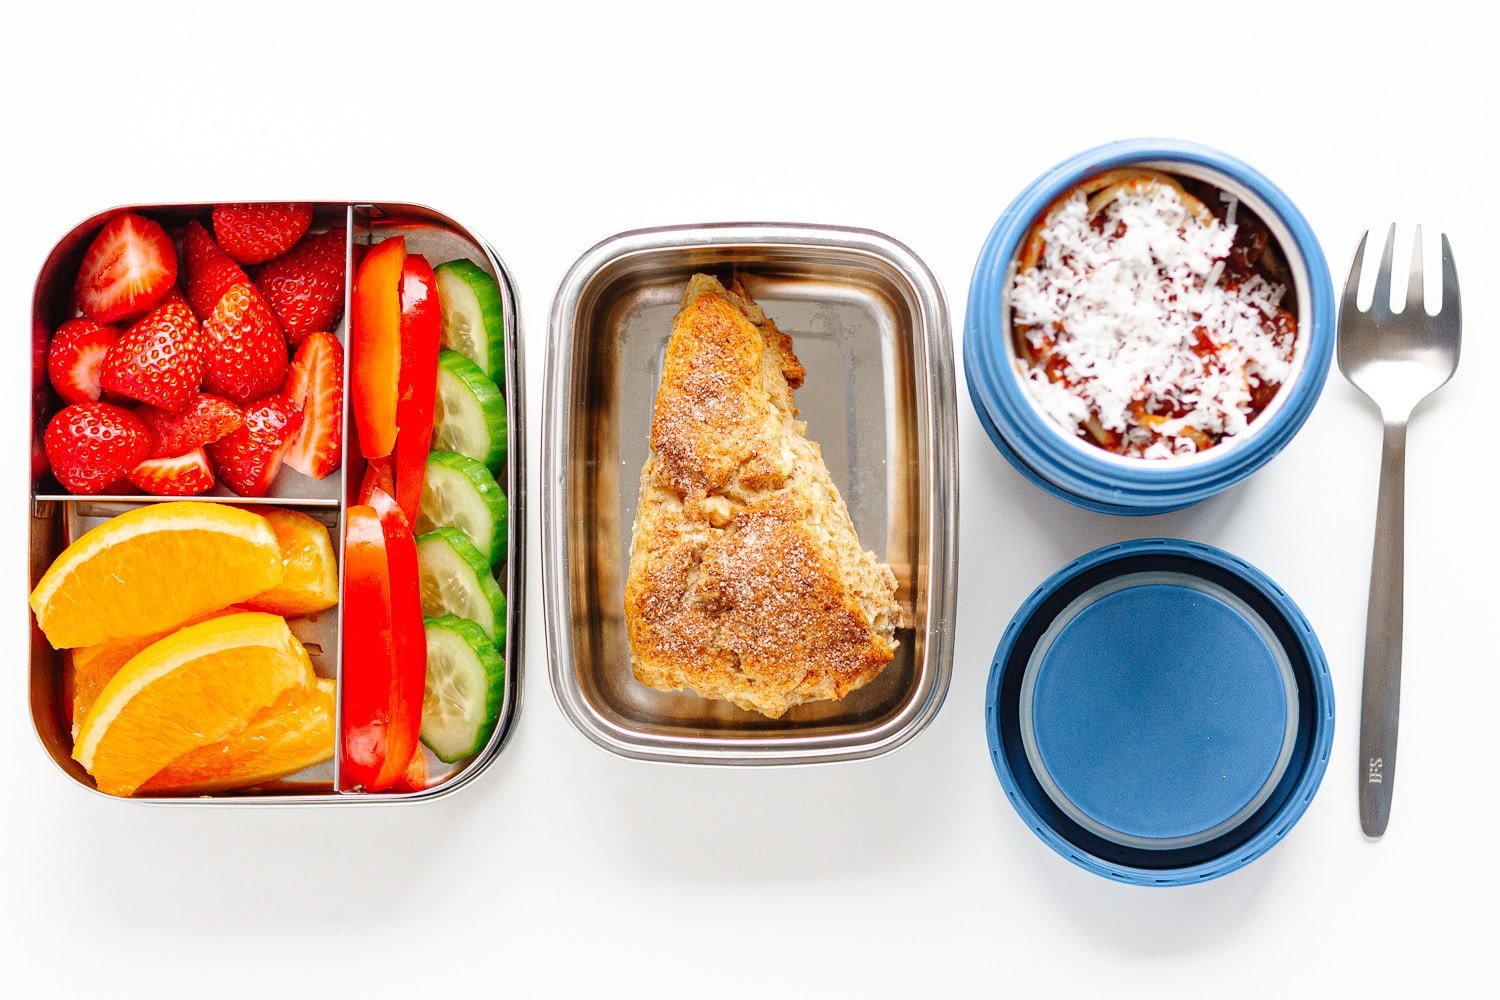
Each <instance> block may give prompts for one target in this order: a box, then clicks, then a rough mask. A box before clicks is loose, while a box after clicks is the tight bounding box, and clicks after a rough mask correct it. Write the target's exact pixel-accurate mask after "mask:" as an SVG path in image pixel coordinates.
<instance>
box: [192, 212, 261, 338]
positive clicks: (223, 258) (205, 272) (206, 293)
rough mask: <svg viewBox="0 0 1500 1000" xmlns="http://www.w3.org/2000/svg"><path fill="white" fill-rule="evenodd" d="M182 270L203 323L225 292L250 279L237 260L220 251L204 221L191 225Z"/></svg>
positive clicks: (193, 305) (196, 310) (194, 305)
mask: <svg viewBox="0 0 1500 1000" xmlns="http://www.w3.org/2000/svg"><path fill="white" fill-rule="evenodd" d="M182 270H183V274H184V275H185V276H186V278H187V298H188V304H189V305H191V306H192V307H193V312H195V313H197V314H198V318H199V319H200V320H207V319H208V317H210V316H212V315H213V311H214V306H216V305H218V304H219V300H220V299H221V298H223V297H224V293H225V292H227V291H229V290H230V289H231V288H233V287H234V286H235V285H243V284H246V283H247V282H249V280H250V278H249V276H248V275H246V274H245V271H244V269H243V268H241V267H240V266H239V265H238V264H236V263H235V262H234V258H232V257H230V256H229V255H228V254H227V253H225V252H224V251H223V250H221V249H219V244H217V243H215V242H214V238H213V237H212V236H210V235H208V230H207V229H204V228H203V223H201V222H189V223H188V224H187V232H186V233H185V234H184V235H183V237H182Z"/></svg>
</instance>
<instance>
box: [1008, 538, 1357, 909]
mask: <svg viewBox="0 0 1500 1000" xmlns="http://www.w3.org/2000/svg"><path fill="white" fill-rule="evenodd" d="M985 721H986V725H987V728H988V733H989V745H990V757H991V759H992V760H993V762H994V765H995V772H996V773H997V774H998V775H999V777H1000V783H1001V784H1002V785H1003V786H1004V787H1005V793H1006V795H1007V796H1008V797H1009V798H1010V801H1011V803H1012V805H1014V806H1015V807H1016V810H1017V811H1018V812H1019V813H1020V814H1021V817H1022V818H1023V819H1024V820H1025V821H1026V825H1027V826H1029V827H1031V828H1032V830H1034V831H1035V832H1036V834H1037V835H1038V836H1039V837H1041V838H1042V840H1043V841H1045V842H1046V843H1047V844H1048V845H1049V846H1050V847H1052V849H1053V850H1055V851H1057V852H1058V853H1059V854H1061V855H1063V856H1064V857H1066V858H1067V859H1068V860H1070V861H1072V862H1074V863H1075V864H1077V865H1079V866H1081V867H1083V868H1086V869H1088V870H1089V871H1091V872H1094V873H1096V874H1099V875H1103V876H1105V877H1107V878H1112V879H1115V880H1117V881H1120V882H1127V883H1131V884H1136V885H1185V884H1188V883H1192V882H1201V881H1204V880H1206V879H1211V878H1216V877H1218V876H1220V875H1224V874H1227V873H1228V872H1231V871H1234V870H1235V869H1237V868H1241V867H1243V866H1244V865H1246V864H1249V863H1250V862H1251V861H1253V860H1254V859H1255V858H1257V857H1259V856H1260V855H1261V854H1263V853H1264V852H1265V851H1266V850H1268V849H1269V848H1270V847H1271V846H1272V845H1274V844H1275V843H1276V842H1277V841H1279V840H1280V839H1281V837H1282V836H1283V835H1285V833H1286V832H1287V831H1288V830H1289V829H1291V827H1292V825H1293V824H1294V823H1296V822H1297V819H1298V817H1300V816H1301V815H1302V812H1303V810H1305V809H1306V808H1307V804H1308V803H1309V802H1310V801H1311V800H1312V797H1313V793H1314V792H1316V791H1317V788H1318V784H1319V782H1321V781H1322V778H1323V772H1324V769H1325V768H1326V767H1327V764H1328V753H1329V748H1330V746H1331V745H1332V742H1333V689H1332V685H1331V683H1330V681H1329V677H1328V664H1327V662H1326V661H1325V659H1324V657H1323V651H1322V648H1321V647H1320V646H1319V645H1318V640H1317V637H1316V636H1315V635H1313V631H1312V629H1311V628H1310V627H1309V626H1308V624H1307V621H1306V619H1304V618H1303V617H1302V613H1301V612H1300V611H1298V610H1297V606H1296V605H1295V604H1293V603H1292V601H1291V599H1290V598H1288V597H1287V596H1286V594H1285V593H1283V592H1282V590H1281V589H1280V588H1279V587H1277V586H1276V585H1275V584H1274V583H1272V582H1271V581H1270V579H1268V578H1267V577H1266V576H1265V575H1264V574H1263V573H1261V572H1260V571H1259V570H1257V569H1256V568H1255V567H1253V566H1251V565H1250V564H1249V563H1247V562H1245V561H1244V560H1242V559H1238V558H1236V557H1235V556H1232V555H1230V554H1229V553H1227V552H1223V551H1221V550H1219V549H1215V548H1213V547H1211V546H1207V545H1201V544H1198V543H1196V542H1186V541H1180V540H1175V539H1165V538H1152V539H1144V540H1142V541H1136V542H1127V543H1124V544H1120V545H1111V546H1107V547H1105V548H1102V549H1098V550H1096V551H1094V552H1091V553H1089V554H1088V555H1086V556H1084V557H1082V558H1081V559H1078V560H1076V561H1074V562H1073V563H1071V564H1069V565H1068V566H1066V567H1064V568H1063V569H1062V570H1060V571H1058V572H1057V573H1055V574H1053V576H1052V577H1051V578H1049V579H1048V580H1047V581H1046V582H1045V583H1043V584H1042V585H1041V586H1040V587H1038V588H1037V590H1036V592H1035V593H1033V594H1032V595H1031V596H1030V597H1029V598H1028V599H1027V600H1026V603H1025V604H1023V605H1022V606H1021V609H1020V611H1018V612H1017V613H1016V616H1015V618H1014V619H1012V621H1011V623H1010V625H1009V627H1008V628H1006V630H1005V635H1004V637H1003V638H1002V639H1001V641H1000V646H999V648H998V649H997V650H996V651H995V659H994V663H993V665H992V667H991V670H990V678H989V690H988V695H987V697H986V699H985Z"/></svg>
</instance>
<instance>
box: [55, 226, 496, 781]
mask: <svg viewBox="0 0 1500 1000" xmlns="http://www.w3.org/2000/svg"><path fill="white" fill-rule="evenodd" d="M312 204H313V206H314V219H313V229H314V230H322V229H327V228H332V227H335V226H339V225H343V226H345V227H346V232H347V233H348V244H347V247H346V255H345V270H346V279H347V280H346V281H345V297H344V314H343V315H344V318H343V319H342V320H341V321H340V322H339V325H338V328H337V329H336V330H335V331H334V334H335V336H337V337H338V339H339V341H340V343H347V337H346V330H347V325H348V316H349V295H350V291H351V289H352V286H353V280H352V279H353V268H354V266H355V264H356V263H357V261H358V260H359V257H360V254H361V253H362V252H363V250H364V248H365V247H367V246H369V245H370V244H372V243H375V242H379V241H380V240H381V239H384V238H386V237H388V236H397V235H399V236H404V237H405V238H406V242H407V247H408V249H409V250H410V251H411V252H413V253H420V254H423V255H425V256H426V257H427V258H428V260H429V261H431V262H433V263H434V264H436V263H440V262H442V261H446V260H453V259H455V258H458V257H468V258H470V259H472V260H474V261H475V262H476V263H478V264H479V265H480V266H481V267H483V268H484V269H485V270H486V271H488V272H490V274H491V276H492V277H494V278H495V280H496V281H497V282H498V283H499V286H500V292H501V304H502V308H503V312H504V319H505V384H504V385H503V386H501V390H502V392H503V393H504V396H505V402H506V421H507V427H508V429H509V441H508V445H509V447H508V457H507V460H506V462H507V467H506V469H505V477H506V478H505V481H504V482H503V483H501V486H502V488H503V489H504V491H505V494H506V497H507V500H508V502H509V508H510V512H509V513H510V521H509V540H508V555H507V558H506V562H505V566H504V572H503V573H501V574H499V575H498V576H497V580H498V582H499V584H500V586H501V589H502V590H503V591H504V593H505V596H506V598H507V620H506V646H505V650H504V657H505V700H504V704H503V708H502V710H501V714H500V718H499V720H498V722H497V723H496V726H495V731H494V733H493V734H491V736H490V739H489V741H488V743H487V744H486V745H485V747H484V749H482V750H481V751H480V752H479V753H478V754H476V755H475V756H474V757H473V758H471V759H469V760H468V761H466V762H462V763H460V764H457V765H447V764H443V763H441V762H438V761H436V760H435V758H432V757H429V760H428V763H429V771H428V781H429V783H428V787H427V788H425V789H424V790H422V791H420V792H408V793H395V794H393V793H389V792H382V793H379V794H363V793H339V792H336V791H333V789H335V788H337V787H338V761H339V754H340V751H341V748H340V747H339V745H338V741H337V740H335V756H334V760H333V761H331V762H329V763H327V764H324V765H321V766H319V767H318V768H314V769H310V770H309V771H306V772H303V773H301V774H298V775H293V776H292V777H291V778H289V779H284V780H282V781H280V782H276V783H273V784H271V785H270V786H269V787H267V788H265V789H264V790H260V791H257V790H246V791H242V792H230V793H221V794H216V795H209V796H197V797H186V796H179V797H167V796H161V797H152V798H142V799H138V800H136V801H142V802H150V803H157V804H161V803H165V804H192V803H212V804H220V803H232V804H246V803H253V804H260V805H264V804H276V805H290V804H295V805H302V804H316V803H324V804H341V805H343V804H352V803H367V802H400V801H414V800H424V799H431V798H435V797H437V796H439V795H443V794H446V793H448V792H450V791H453V790H455V789H457V788H459V787H461V786H463V785H465V784H468V783H469V782H470V781H472V780H473V779H474V778H476V777H478V776H479V774H480V773H482V772H483V771H484V770H485V768H487V767H488V766H489V765H490V764H491V763H493V762H494V759H495V757H496V756H498V755H499V753H500V752H501V750H503V749H504V747H505V744H506V742H507V741H508V740H509V738H510V736H511V733H512V732H513V731H514V729H515V723H516V718H517V714H518V712H519V710H520V698H521V673H522V670H523V669H524V663H525V655H524V651H525V645H524V641H523V640H524V626H525V620H526V614H525V611H526V585H525V583H526V581H525V571H526V485H525V476H526V454H525V449H526V399H525V386H524V383H525V367H524V362H523V357H522V347H521V311H520V304H519V300H518V299H517V295H516V289H515V283H514V281H513V280H512V278H511V276H510V273H509V272H508V271H507V270H506V268H505V265H504V264H503V263H502V262H501V260H500V257H499V256H498V255H497V254H496V253H495V252H494V250H493V249H492V248H491V247H490V245H489V244H488V243H487V242H485V241H484V240H483V239H481V238H480V237H478V236H476V235H475V234H474V233H473V232H472V231H471V230H469V229H467V228H466V227H464V226H463V225H461V224H459V223H458V222H456V221H455V220H453V219H452V218H449V217H448V216H446V215H443V214H442V213H439V212H436V211H434V210H432V209H430V208H426V207H423V206H420V205H411V204H404V203H392V202H313V203H312ZM211 207H212V206H211V205H209V204H198V205H144V206H130V207H125V208H116V209H112V210H110V211H107V212H101V213H99V214H98V215H96V216H94V217H93V218H91V219H88V220H87V221H85V222H83V223H81V224H79V225H78V226H76V227H74V228H73V230H72V231H71V232H69V233H68V234H67V235H66V236H65V237H63V239H62V240H60V241H59V242H58V243H57V245H56V246H55V247H54V248H53V249H52V251H51V253H50V254H49V255H48V257H47V260H46V262H45V263H44V264H43V266H42V270H41V273H40V275H39V276H38V278H37V283H36V292H35V298H34V301H33V307H32V309H33V321H32V337H33V358H34V359H38V360H37V362H36V363H39V364H40V365H41V366H42V368H43V369H45V366H46V356H47V340H48V338H49V336H50V334H51V332H52V331H53V330H55V329H56V328H57V326H58V325H59V324H61V323H62V322H63V321H64V320H65V319H67V318H68V317H69V316H71V315H72V314H71V312H69V311H68V308H69V306H68V304H69V293H70V291H71V289H72V284H73V275H74V274H75V273H76V272H77V269H78V264H79V261H80V259H81V258H82V256H83V252H84V249H85V248H86V247H87V245H88V243H89V241H90V240H92V239H93V237H94V235H95V234H96V233H97V232H98V231H99V229H100V227H101V226H102V225H103V224H104V223H105V222H106V221H107V220H108V219H110V218H112V217H114V216H116V215H118V214H120V213H121V212H126V211H136V212H142V213H144V214H147V215H149V216H150V217H152V218H154V219H156V220H158V221H160V222H162V223H163V224H165V225H166V226H167V227H168V229H169V230H170V229H172V228H173V227H174V226H177V225H180V224H181V223H183V222H185V221H186V220H187V219H188V218H193V217H202V216H204V215H205V214H206V212H207V211H208V209H210V208H211ZM346 357H347V355H346ZM37 375H38V373H34V376H37ZM39 378H40V382H39V383H35V382H34V385H37V384H40V385H41V386H43V387H45V384H46V381H47V376H46V373H45V370H43V371H42V372H40V373H39ZM350 382H351V379H350V378H349V377H348V372H347V371H346V373H345V379H344V402H343V414H344V440H345V442H346V443H347V442H348V441H349V440H350V427H351V424H352V417H351V414H350V408H349V387H350ZM46 391H47V392H50V390H46ZM46 398H48V397H45V396H41V395H37V399H46ZM37 399H34V401H33V407H34V408H35V406H36V405H37ZM43 416H44V414H43V413H40V412H33V414H32V428H33V429H32V433H33V434H34V435H40V434H41V432H42V430H43V428H44V426H45V425H44V423H40V422H39V421H41V418H42V417H43ZM363 467H364V462H363V459H362V458H361V457H360V456H359V455H358V453H357V452H354V451H353V450H352V449H350V448H347V447H346V448H345V449H344V458H343V463H342V466H341V468H340V469H339V471H338V472H337V474H335V475H330V476H329V477H328V478H327V479H324V480H321V481H318V480H312V479H308V478H307V477H305V476H302V475H300V474H298V473H296V472H295V471H293V470H291V469H287V468H285V467H283V469H282V470H281V472H280V473H279V474H278V476H277V480H276V483H275V484H274V486H273V489H272V490H271V492H270V494H269V495H268V496H266V497H264V498H259V499H254V498H244V497H238V496H234V495H233V494H231V493H228V491H226V490H224V489H223V488H222V487H217V488H216V489H215V490H214V492H212V493H211V494H208V495H206V496H203V497H196V498H193V499H200V500H208V501H210V502H226V503H234V504H237V505H256V504H268V505H274V506H278V507H286V508H289V509H292V510H300V511H302V512H303V513H306V514H309V515H311V516H313V517H315V518H317V519H318V520H320V521H321V522H322V523H323V524H324V526H325V527H327V528H328V529H329V531H330V533H331V534H333V536H334V538H335V540H336V543H335V546H334V549H335V552H337V553H338V554H339V561H340V564H341V565H342V562H343V556H342V542H341V540H342V538H343V523H344V511H345V508H346V507H347V506H348V505H349V504H350V503H352V502H354V501H353V499H352V498H353V496H354V494H355V493H357V491H358V489H359V483H360V480H361V477H362V473H363ZM30 499H31V505H30V506H31V532H30V577H29V579H30V584H31V586H35V584H36V582H37V580H38V579H39V578H40V577H41V575H42V573H44V572H45V571H46V569H47V566H48V565H49V564H50V563H51V562H52V560H53V559H54V558H55V557H56V556H57V555H58V554H59V553H60V552H61V551H62V550H63V549H64V548H65V547H66V546H67V545H68V544H69V543H71V542H72V541H73V540H74V539H75V538H77V537H78V536H79V535H81V534H82V533H83V532H85V531H87V530H88V529H89V528H92V527H94V526H96V525H97V524H100V523H102V522H103V521H104V520H106V519H107V518H109V517H112V516H114V515H115V514H119V513H122V512H124V511H125V510H128V509H132V508H134V507H137V506H140V505H142V504H148V503H157V502H162V501H166V500H171V499H173V498H171V497H149V496H134V495H131V496H107V497H106V496H91V497H82V496H72V495H70V494H67V493H66V492H64V491H63V490H62V489H61V488H60V487H59V486H57V484H56V482H55V481H54V480H53V479H52V478H51V476H50V475H48V476H45V477H43V478H42V479H41V480H40V481H39V482H37V483H34V484H33V485H32V490H31V497H30ZM339 583H340V590H341V592H342V588H343V583H344V581H343V575H342V572H341V573H340V581H339ZM27 618H28V621H29V623H30V632H31V673H30V706H31V718H32V724H33V726H34V728H35V730H36V734H37V737H38V739H39V740H40V741H41V744H42V748H43V749H44V750H45V751H46V753H47V755H48V756H49V757H51V758H52V760H53V762H54V763H55V764H56V765H57V766H58V768H59V769H60V770H62V771H63V772H64V773H66V774H67V775H68V776H69V777H70V778H72V779H73V781H75V782H77V783H78V784H79V785H80V786H82V787H84V788H87V789H88V790H89V791H91V792H94V793H95V794H100V795H102V794H103V793H100V792H98V791H97V790H96V789H95V788H94V787H93V783H92V781H91V780H90V778H89V777H88V775H87V774H86V773H85V772H84V771H83V769H82V768H81V767H80V766H79V765H78V763H77V762H76V761H74V760H73V759H72V757H71V749H72V737H71V734H70V732H69V727H68V724H67V721H66V709H65V706H64V704H63V681H62V678H63V669H62V667H63V652H62V651H60V650H54V649H53V648H52V647H51V645H50V644H49V643H48V642H47V640H46V637H45V636H43V634H42V632H41V630H40V629H39V628H38V627H37V625H36V621H35V619H34V618H33V617H32V615H31V613H30V610H29V609H28V611H27ZM292 624H293V632H294V633H295V634H296V635H297V636H298V638H299V639H301V640H302V641H303V643H304V644H305V645H306V646H307V648H308V652H309V654H310V655H311V657H312V660H313V665H314V668H315V670H316V671H317V673H318V674H319V675H320V676H324V677H334V678H335V679H337V677H338V674H339V670H340V664H341V656H340V652H341V638H342V628H343V615H342V604H340V606H339V607H337V608H333V609H331V610H330V611H328V612H323V613H322V614H320V615H316V616H309V617H306V618H301V619H295V620H294V621H293V623H292ZM336 704H337V701H336ZM105 797H107V798H112V797H113V796H105Z"/></svg>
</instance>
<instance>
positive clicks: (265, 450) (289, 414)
mask: <svg viewBox="0 0 1500 1000" xmlns="http://www.w3.org/2000/svg"><path fill="white" fill-rule="evenodd" d="M301 426H302V411H301V410H300V409H298V408H297V407H296V405H295V404H294V403H292V402H291V401H290V400H288V399H287V398H286V397H285V396H282V395H275V396H267V397H266V398H264V399H258V400H256V401H255V402H253V403H251V404H250V405H249V406H247V407H245V426H243V427H241V428H240V429H239V430H237V431H234V432H233V433H231V434H227V435H225V436H224V437H222V438H220V439H219V440H218V441H215V442H214V443H213V444H211V445H209V446H208V454H209V457H210V458H212V459H213V463H214V468H216V469H218V470H219V478H220V479H222V480H223V481H224V485H225V486H228V487H229V488H230V489H232V490H234V491H235V492H236V493H238V494H239V495H240V496H242V497H263V496H265V495H266V492H267V491H268V490H270V488H271V482H272V481H273V480H274V479H275V478H276V473H277V472H278V471H279V470H280V469H281V458H282V456H283V455H284V454H285V453H286V448H287V445H288V444H290V443H291V440H292V435H293V434H295V433H297V428H299V427H301Z"/></svg>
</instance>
